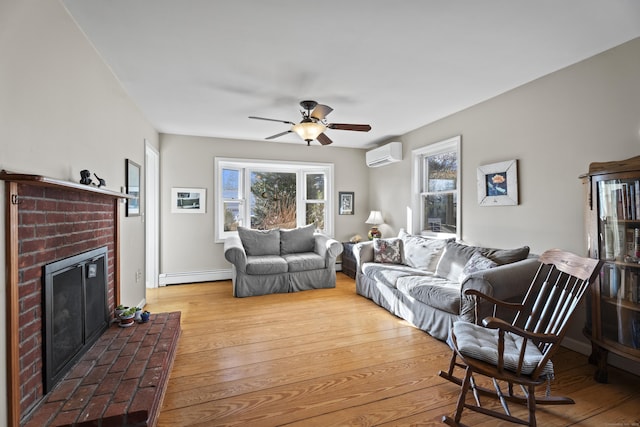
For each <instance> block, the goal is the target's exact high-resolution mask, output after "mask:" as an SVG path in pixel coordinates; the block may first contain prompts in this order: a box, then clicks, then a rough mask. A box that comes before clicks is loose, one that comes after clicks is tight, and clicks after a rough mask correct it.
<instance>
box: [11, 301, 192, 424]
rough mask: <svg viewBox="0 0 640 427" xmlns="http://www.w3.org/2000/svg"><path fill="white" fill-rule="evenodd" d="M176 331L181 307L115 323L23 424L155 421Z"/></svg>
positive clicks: (173, 354)
mask: <svg viewBox="0 0 640 427" xmlns="http://www.w3.org/2000/svg"><path fill="white" fill-rule="evenodd" d="M179 336H180V312H173V313H160V314H152V315H151V318H150V320H149V322H147V323H138V324H135V325H134V326H131V327H129V328H121V327H119V326H118V325H117V324H113V325H112V326H111V327H110V328H109V329H108V330H107V332H105V333H104V334H103V336H102V337H101V338H100V339H99V340H98V341H97V342H96V343H95V344H94V345H93V346H92V347H91V349H90V350H89V351H88V352H87V353H85V355H84V356H83V357H82V359H81V360H79V361H78V363H77V364H76V365H75V366H74V367H73V368H72V369H71V371H69V372H68V373H67V375H66V376H65V377H64V378H63V379H62V380H61V381H60V382H59V383H58V384H57V385H56V387H55V388H54V389H53V390H52V391H51V392H50V393H49V394H47V396H46V397H45V399H44V401H43V402H42V403H41V404H40V405H39V406H38V407H37V408H36V410H35V411H34V412H33V413H32V414H31V415H30V416H29V418H28V420H27V421H26V422H25V423H24V424H23V425H24V427H43V426H56V427H62V426H95V427H112V426H128V427H137V426H153V425H155V422H156V420H157V416H158V414H159V412H160V407H161V404H162V398H163V397H164V392H165V390H166V386H167V382H168V380H169V373H170V372H171V367H172V365H173V360H174V358H175V353H176V348H177V342H178V338H179Z"/></svg>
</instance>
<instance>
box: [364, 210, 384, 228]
mask: <svg viewBox="0 0 640 427" xmlns="http://www.w3.org/2000/svg"><path fill="white" fill-rule="evenodd" d="M383 222H384V219H382V212H380V211H371V213H370V214H369V218H367V220H366V221H365V222H364V223H365V224H375V225H378V224H382V223H383Z"/></svg>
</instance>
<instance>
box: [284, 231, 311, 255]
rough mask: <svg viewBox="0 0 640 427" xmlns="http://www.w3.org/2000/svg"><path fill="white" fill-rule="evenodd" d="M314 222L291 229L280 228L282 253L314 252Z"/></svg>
mask: <svg viewBox="0 0 640 427" xmlns="http://www.w3.org/2000/svg"><path fill="white" fill-rule="evenodd" d="M314 230H315V225H314V224H309V225H306V226H304V227H298V228H293V229H291V230H284V229H282V230H280V254H281V255H286V254H296V253H300V252H313V249H314V248H315V244H316V242H315V239H314V238H313V231H314Z"/></svg>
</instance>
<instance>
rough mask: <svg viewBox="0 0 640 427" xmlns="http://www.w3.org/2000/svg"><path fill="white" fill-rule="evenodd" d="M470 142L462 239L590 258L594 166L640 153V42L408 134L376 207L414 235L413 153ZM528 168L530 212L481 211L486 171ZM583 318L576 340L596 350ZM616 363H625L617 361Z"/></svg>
mask: <svg viewBox="0 0 640 427" xmlns="http://www.w3.org/2000/svg"><path fill="white" fill-rule="evenodd" d="M458 134H460V135H462V156H461V157H462V162H461V171H462V186H461V189H462V226H461V229H462V238H463V240H465V241H466V242H468V243H471V244H478V245H483V246H492V247H502V248H510V247H517V246H522V245H529V246H530V247H531V250H532V252H534V253H540V252H542V251H544V250H545V249H548V248H554V247H558V248H562V249H565V250H569V251H573V252H575V253H578V254H581V255H586V254H587V252H586V243H585V231H584V227H583V220H584V214H583V188H582V184H581V180H580V179H578V176H579V175H581V174H583V173H585V172H587V170H588V168H589V164H590V163H591V162H602V161H610V160H621V159H626V158H629V157H633V156H636V155H638V154H640V39H635V40H632V41H630V42H628V43H626V44H623V45H621V46H618V47H617V48H614V49H612V50H609V51H607V52H604V53H602V54H600V55H597V56H595V57H593V58H590V59H587V60H585V61H582V62H580V63H578V64H575V65H573V66H570V67H568V68H565V69H563V70H560V71H558V72H555V73H553V74H550V75H548V76H545V77H543V78H540V79H538V80H536V81H533V82H531V83H528V84H526V85H524V86H521V87H519V88H517V89H515V90H512V91H510V92H507V93H505V94H502V95H500V96H497V97H495V98H493V99H491V100H488V101H486V102H484V103H481V104H479V105H476V106H474V107H472V108H469V109H467V110H464V111H461V112H459V113H456V114H454V115H452V116H450V117H447V118H445V119H443V120H440V121H438V122H435V123H432V124H429V125H427V126H424V127H421V128H419V129H416V130H415V131H413V132H410V133H408V134H406V135H404V136H403V137H402V138H400V140H402V141H403V142H404V160H403V161H402V163H400V164H394V165H392V166H389V167H386V168H380V169H372V170H371V171H370V174H369V179H370V182H371V184H370V187H369V191H370V200H371V204H372V206H385V208H384V209H385V219H386V220H387V222H388V223H389V225H390V226H391V227H393V228H394V229H395V230H396V231H397V230H398V229H399V228H400V227H405V226H406V224H405V222H406V221H405V218H406V213H405V209H406V206H408V204H409V203H410V199H409V193H407V192H398V191H397V189H398V188H410V182H411V164H410V161H411V160H410V158H411V156H410V153H411V150H412V149H415V148H418V147H422V146H424V145H428V144H431V143H434V142H437V141H440V140H444V139H446V138H448V137H451V136H454V135H458ZM510 159H518V161H519V164H518V175H519V178H518V182H519V196H520V204H519V205H517V206H505V207H481V206H479V205H478V202H477V192H476V170H477V168H478V166H481V165H486V164H490V163H494V162H499V161H504V160H510ZM583 324H584V316H583V312H582V311H581V312H580V314H579V316H577V318H576V319H575V321H574V322H573V324H572V329H571V331H570V332H569V337H571V338H572V339H574V340H577V341H580V343H581V344H582V348H583V349H586V340H585V339H584V338H583V337H582V333H581V329H582V326H583ZM614 359H615V358H614Z"/></svg>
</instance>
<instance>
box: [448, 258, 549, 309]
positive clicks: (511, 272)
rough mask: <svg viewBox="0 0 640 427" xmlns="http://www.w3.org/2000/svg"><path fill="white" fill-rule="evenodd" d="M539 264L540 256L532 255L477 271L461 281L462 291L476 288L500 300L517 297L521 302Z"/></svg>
mask: <svg viewBox="0 0 640 427" xmlns="http://www.w3.org/2000/svg"><path fill="white" fill-rule="evenodd" d="M539 266H540V261H538V257H537V256H531V257H529V258H526V259H523V260H522V261H517V262H513V263H510V264H504V265H499V266H497V267H494V268H490V269H487V270H481V271H476V272H475V273H472V274H470V275H469V276H468V277H467V278H466V279H465V280H464V281H463V282H462V283H461V286H460V292H461V293H462V294H463V295H464V292H465V291H466V290H467V289H476V290H478V291H480V292H482V293H483V294H486V295H489V296H492V297H493V298H495V299H498V300H502V301H513V300H514V299H515V300H517V302H521V301H522V299H523V297H524V295H525V294H526V293H527V290H528V289H529V286H530V285H531V280H532V279H533V276H535V274H536V271H537V269H538V267H539Z"/></svg>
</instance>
